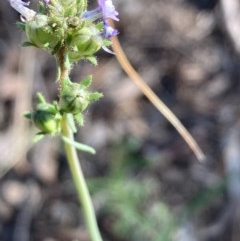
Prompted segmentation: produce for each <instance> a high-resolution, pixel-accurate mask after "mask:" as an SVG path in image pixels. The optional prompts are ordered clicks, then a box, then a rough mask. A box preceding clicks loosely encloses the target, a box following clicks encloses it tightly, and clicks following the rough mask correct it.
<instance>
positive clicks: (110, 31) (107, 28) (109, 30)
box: [103, 21, 118, 38]
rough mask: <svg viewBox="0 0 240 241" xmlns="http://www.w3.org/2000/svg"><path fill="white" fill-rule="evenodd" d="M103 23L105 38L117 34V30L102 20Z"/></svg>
mask: <svg viewBox="0 0 240 241" xmlns="http://www.w3.org/2000/svg"><path fill="white" fill-rule="evenodd" d="M103 24H104V36H105V37H107V38H110V37H113V36H116V35H118V30H117V29H114V28H112V27H111V26H110V25H109V24H108V23H107V22H106V21H104V22H103Z"/></svg>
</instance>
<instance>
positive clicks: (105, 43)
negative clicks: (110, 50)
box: [103, 39, 112, 47]
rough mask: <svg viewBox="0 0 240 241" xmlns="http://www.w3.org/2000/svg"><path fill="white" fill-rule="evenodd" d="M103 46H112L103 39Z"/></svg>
mask: <svg viewBox="0 0 240 241" xmlns="http://www.w3.org/2000/svg"><path fill="white" fill-rule="evenodd" d="M103 45H104V46H106V47H108V46H111V45H112V41H110V40H108V39H104V40H103Z"/></svg>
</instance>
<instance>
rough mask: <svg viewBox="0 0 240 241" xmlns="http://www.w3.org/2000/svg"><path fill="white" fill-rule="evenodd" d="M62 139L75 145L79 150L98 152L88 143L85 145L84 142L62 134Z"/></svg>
mask: <svg viewBox="0 0 240 241" xmlns="http://www.w3.org/2000/svg"><path fill="white" fill-rule="evenodd" d="M62 140H63V141H64V142H65V143H67V144H70V145H72V146H73V147H75V148H76V149H78V150H79V151H84V152H88V153H91V154H95V153H96V151H95V150H94V149H93V148H92V147H91V146H88V145H85V144H82V143H79V142H76V141H72V140H70V139H68V138H67V137H65V136H62Z"/></svg>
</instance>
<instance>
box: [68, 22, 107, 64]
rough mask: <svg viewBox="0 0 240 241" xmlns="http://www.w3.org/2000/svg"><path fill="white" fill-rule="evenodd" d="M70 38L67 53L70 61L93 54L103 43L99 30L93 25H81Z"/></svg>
mask: <svg viewBox="0 0 240 241" xmlns="http://www.w3.org/2000/svg"><path fill="white" fill-rule="evenodd" d="M70 38H71V40H70V41H69V52H68V55H69V59H70V61H71V62H73V61H78V60H80V59H82V58H86V57H90V56H92V55H94V54H95V53H96V52H97V51H98V50H99V49H100V48H101V47H102V45H103V40H102V38H101V37H100V32H99V31H98V29H97V28H96V27H94V26H87V27H83V28H82V29H80V30H79V31H77V32H76V33H74V34H73V35H72V36H71V37H70Z"/></svg>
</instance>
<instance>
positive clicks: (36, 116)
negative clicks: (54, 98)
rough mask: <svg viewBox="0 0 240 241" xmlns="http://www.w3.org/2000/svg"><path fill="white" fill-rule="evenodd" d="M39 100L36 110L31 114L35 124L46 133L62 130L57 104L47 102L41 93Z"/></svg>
mask: <svg viewBox="0 0 240 241" xmlns="http://www.w3.org/2000/svg"><path fill="white" fill-rule="evenodd" d="M38 102H39V103H38V104H37V107H36V111H34V112H33V113H32V114H31V119H32V120H33V123H34V124H35V126H36V127H37V128H38V129H39V130H40V131H41V132H43V133H45V134H55V133H58V132H60V120H61V116H60V114H59V112H58V109H57V107H56V105H54V104H49V103H47V102H46V101H45V99H44V97H43V96H42V95H41V94H38Z"/></svg>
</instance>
